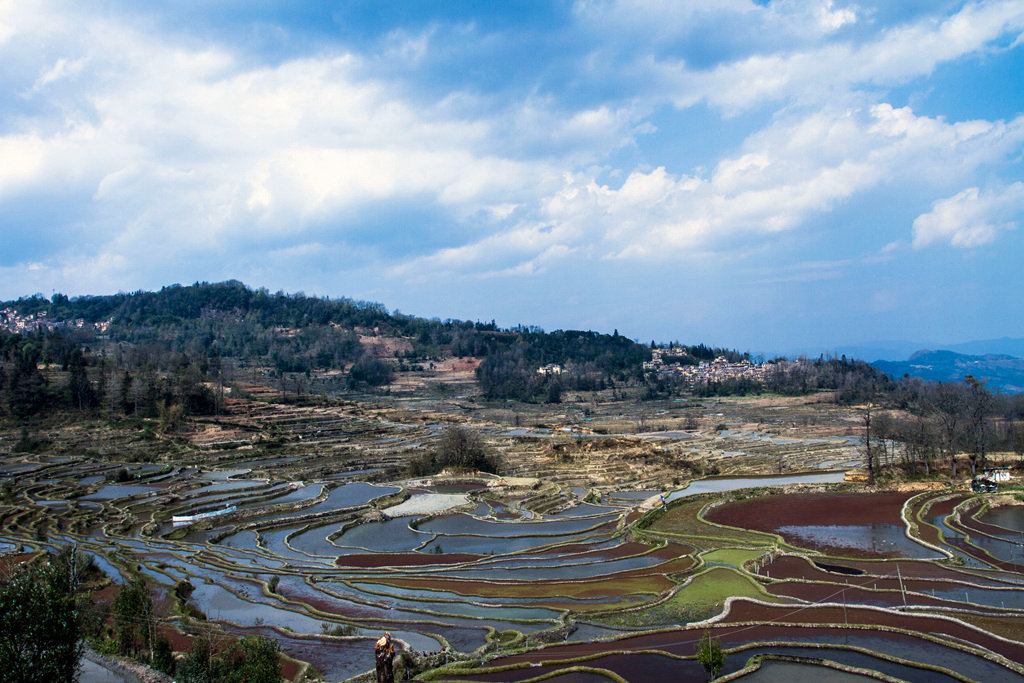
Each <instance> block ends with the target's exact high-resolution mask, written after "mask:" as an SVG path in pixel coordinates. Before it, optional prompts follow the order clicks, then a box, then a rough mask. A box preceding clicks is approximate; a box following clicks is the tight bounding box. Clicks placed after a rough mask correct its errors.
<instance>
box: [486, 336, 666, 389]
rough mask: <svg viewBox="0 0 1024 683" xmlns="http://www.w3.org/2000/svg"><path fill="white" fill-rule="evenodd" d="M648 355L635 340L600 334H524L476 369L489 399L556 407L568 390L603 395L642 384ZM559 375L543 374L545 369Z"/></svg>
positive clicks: (494, 353)
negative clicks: (615, 388)
mask: <svg viewBox="0 0 1024 683" xmlns="http://www.w3.org/2000/svg"><path fill="white" fill-rule="evenodd" d="M646 360H650V350H649V349H648V348H647V347H645V346H643V345H642V344H638V343H636V342H634V341H633V340H631V339H627V338H626V337H622V336H620V335H619V334H618V333H617V332H616V333H615V334H612V335H608V334H599V333H597V332H581V331H577V330H568V331H563V330H556V331H555V332H550V333H543V332H536V331H528V330H522V329H520V330H519V331H518V332H517V334H516V337H515V339H514V343H512V344H511V345H509V347H508V348H506V349H502V350H498V351H495V352H492V353H491V354H490V355H488V356H487V357H486V359H485V360H484V361H483V363H481V364H480V367H479V368H478V369H477V379H478V380H479V382H480V388H481V389H482V390H483V392H484V395H486V396H487V397H488V398H504V399H514V400H518V401H531V402H548V403H558V402H560V401H561V397H562V393H563V392H565V391H601V390H604V389H606V388H609V387H612V386H614V385H615V383H616V382H617V381H618V382H625V381H627V380H629V379H637V380H638V379H639V378H640V369H641V367H642V364H643V362H644V361H646ZM548 364H554V365H558V366H559V369H560V372H558V373H551V374H541V373H538V372H537V369H538V368H539V367H541V366H544V365H548Z"/></svg>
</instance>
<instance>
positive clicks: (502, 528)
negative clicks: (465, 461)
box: [417, 513, 618, 537]
mask: <svg viewBox="0 0 1024 683" xmlns="http://www.w3.org/2000/svg"><path fill="white" fill-rule="evenodd" d="M617 516H618V513H613V514H612V515H603V516H601V517H584V518H575V519H574V518H569V519H565V520H553V521H548V522H522V521H518V520H517V521H508V522H490V521H486V520H482V519H479V518H477V517H471V516H469V515H452V516H450V517H437V518H435V519H431V520H428V521H426V522H423V523H422V524H420V525H419V526H418V527H417V528H418V529H419V530H420V531H425V532H428V533H437V534H471V535H478V536H501V537H507V536H537V535H541V534H547V535H553V534H558V535H563V534H572V533H578V532H581V531H585V530H587V529H591V528H593V527H597V526H600V525H601V524H603V523H605V522H607V521H609V520H611V519H614V518H615V517H617Z"/></svg>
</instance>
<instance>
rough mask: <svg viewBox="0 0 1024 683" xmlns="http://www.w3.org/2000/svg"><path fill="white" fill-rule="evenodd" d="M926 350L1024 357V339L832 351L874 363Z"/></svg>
mask: <svg viewBox="0 0 1024 683" xmlns="http://www.w3.org/2000/svg"><path fill="white" fill-rule="evenodd" d="M924 350H942V351H952V352H954V353H959V354H965V355H969V356H987V355H991V354H995V355H1004V356H1013V357H1015V358H1024V339H1021V338H1012V337H1001V338H999V339H981V340H976V341H969V342H963V343H961V344H940V343H936V342H914V341H895V340H886V341H876V342H868V343H865V344H854V345H847V346H841V347H837V348H836V349H835V350H833V351H831V353H832V355H842V354H846V356H848V357H851V358H859V359H860V360H864V361H868V362H869V363H870V362H872V361H878V360H888V361H898V360H905V359H909V358H910V357H911V356H912V355H914V354H915V353H919V352H921V351H924ZM808 355H810V354H808ZM815 355H817V354H815Z"/></svg>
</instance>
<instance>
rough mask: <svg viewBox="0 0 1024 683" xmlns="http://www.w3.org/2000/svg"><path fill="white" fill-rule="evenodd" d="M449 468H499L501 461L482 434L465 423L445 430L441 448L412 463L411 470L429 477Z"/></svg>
mask: <svg viewBox="0 0 1024 683" xmlns="http://www.w3.org/2000/svg"><path fill="white" fill-rule="evenodd" d="M447 468H456V469H466V470H480V471H481V472H497V471H498V461H497V459H496V458H495V457H494V456H493V455H492V454H491V453H490V452H489V450H488V449H487V446H486V445H485V444H484V441H483V439H482V438H480V435H479V434H477V433H476V432H474V431H470V430H468V429H465V428H462V427H448V428H446V429H445V430H444V431H443V432H442V433H441V438H440V441H439V442H438V445H437V448H435V449H434V450H433V451H432V452H430V453H427V454H426V455H423V456H421V457H419V458H416V459H414V460H413V461H412V462H411V463H410V465H409V473H410V474H411V475H412V476H414V477H426V476H430V475H432V474H437V473H438V472H440V471H441V470H444V469H447Z"/></svg>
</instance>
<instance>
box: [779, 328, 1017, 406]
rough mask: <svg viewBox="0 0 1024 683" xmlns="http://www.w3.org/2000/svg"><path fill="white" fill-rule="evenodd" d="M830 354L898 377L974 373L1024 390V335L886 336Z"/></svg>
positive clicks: (991, 383) (939, 378)
mask: <svg viewBox="0 0 1024 683" xmlns="http://www.w3.org/2000/svg"><path fill="white" fill-rule="evenodd" d="M820 353H821V352H820V351H815V352H811V351H808V350H801V351H799V352H798V353H794V352H792V351H790V352H789V353H787V354H784V355H786V356H787V357H789V358H795V357H797V356H799V355H800V354H805V355H807V356H810V357H812V358H816V357H818V355H820ZM826 355H830V356H837V357H838V356H846V357H847V358H857V359H859V360H863V361H867V362H869V363H871V365H873V366H875V367H876V368H878V369H879V370H881V371H882V372H886V373H888V374H890V375H892V376H893V377H895V378H900V377H903V375H910V376H912V377H921V378H922V379H926V380H931V381H936V382H961V381H963V379H964V377H966V376H967V375H973V376H974V377H977V378H978V379H980V380H984V381H985V382H987V384H988V387H989V388H990V389H997V390H1000V391H1005V392H1012V393H1022V392H1024V339H1021V338H1014V337H1001V338H999V339H981V340H976V341H969V342H963V343H960V344H937V343H930V342H913V341H903V340H882V341H874V342H867V343H864V344H850V345H846V346H837V347H835V348H831V349H828V351H827V353H826Z"/></svg>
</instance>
